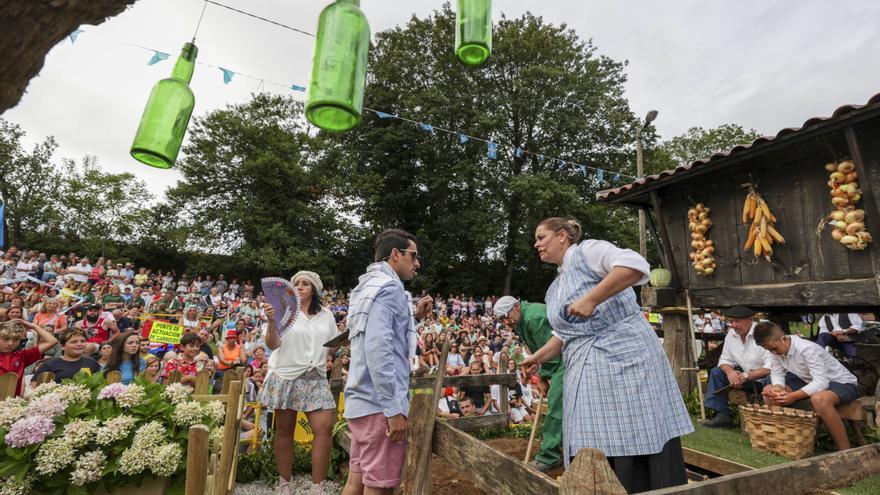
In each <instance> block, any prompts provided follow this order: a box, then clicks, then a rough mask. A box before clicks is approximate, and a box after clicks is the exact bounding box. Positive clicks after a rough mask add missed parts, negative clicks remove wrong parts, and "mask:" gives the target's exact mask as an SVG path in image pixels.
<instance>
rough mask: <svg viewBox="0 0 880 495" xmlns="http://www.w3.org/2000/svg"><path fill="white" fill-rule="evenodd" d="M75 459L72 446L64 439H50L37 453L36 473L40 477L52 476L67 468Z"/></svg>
mask: <svg viewBox="0 0 880 495" xmlns="http://www.w3.org/2000/svg"><path fill="white" fill-rule="evenodd" d="M75 458H76V453H75V451H74V448H73V444H71V443H70V442H68V441H67V439H66V438H64V437H59V438H50V439H49V440H46V441H45V442H44V443H43V445H40V450H38V451H37V459H36V460H37V467H36V472H37V474H40V475H48V476H50V475H53V474H55V473H57V472H58V471H61V470H62V469H64V468H65V467H67V466H69V465H70V464H71V463H72V462H73V461H74V459H75Z"/></svg>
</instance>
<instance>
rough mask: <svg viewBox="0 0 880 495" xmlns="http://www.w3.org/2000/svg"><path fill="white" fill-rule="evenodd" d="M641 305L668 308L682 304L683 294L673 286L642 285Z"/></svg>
mask: <svg viewBox="0 0 880 495" xmlns="http://www.w3.org/2000/svg"><path fill="white" fill-rule="evenodd" d="M640 289H641V295H642V306H646V307H649V308H669V307H673V306H674V307H679V306H684V296H683V295H682V293H681V291H680V290H679V289H676V288H674V287H651V286H648V285H642V286H641V287H640Z"/></svg>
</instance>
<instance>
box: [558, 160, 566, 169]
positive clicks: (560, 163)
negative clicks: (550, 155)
mask: <svg viewBox="0 0 880 495" xmlns="http://www.w3.org/2000/svg"><path fill="white" fill-rule="evenodd" d="M559 170H565V162H564V161H562V160H559Z"/></svg>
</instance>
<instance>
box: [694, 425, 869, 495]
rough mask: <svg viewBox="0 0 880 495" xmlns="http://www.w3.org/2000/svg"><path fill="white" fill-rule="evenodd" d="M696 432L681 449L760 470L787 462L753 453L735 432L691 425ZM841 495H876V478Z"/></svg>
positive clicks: (765, 454) (743, 438) (784, 459)
mask: <svg viewBox="0 0 880 495" xmlns="http://www.w3.org/2000/svg"><path fill="white" fill-rule="evenodd" d="M694 427H695V428H696V431H694V432H693V433H691V434H690V435H686V436H684V437H682V438H681V445H682V447H687V448H691V449H694V450H699V451H700V452H705V453H707V454H712V455H714V456H718V457H723V458H725V459H729V460H731V461H735V462H739V463H741V464H745V465H747V466H752V467H754V468H763V467H768V466H774V465H776V464H782V463H784V462H789V460H788V459H786V458H785V457H782V456H778V455H775V454H770V453H768V452H761V451H758V450H753V449H752V446H751V444H750V443H749V437H748V436H747V435H744V434H742V433H740V430H739V429H738V428H737V429H714V428H706V427H703V426H700V425H698V424H695V425H694ZM834 492H836V493H840V494H842V495H876V494H878V493H880V475H876V476H872V477H870V478H866V479H864V480H862V481H861V482H859V483H857V484H855V485H854V486H851V487H848V488H838V489H835V490H834Z"/></svg>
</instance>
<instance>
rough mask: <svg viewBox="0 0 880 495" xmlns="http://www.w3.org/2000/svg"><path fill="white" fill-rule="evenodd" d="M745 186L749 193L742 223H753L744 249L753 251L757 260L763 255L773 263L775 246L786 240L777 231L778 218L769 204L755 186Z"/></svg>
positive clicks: (744, 205)
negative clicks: (772, 256) (772, 257)
mask: <svg viewBox="0 0 880 495" xmlns="http://www.w3.org/2000/svg"><path fill="white" fill-rule="evenodd" d="M743 186H744V187H747V188H748V189H749V193H748V194H747V195H746V200H745V202H744V203H743V212H742V221H743V224H748V223H749V222H751V223H752V225H751V226H750V227H749V235H748V238H747V239H746V243H745V245H744V246H743V247H744V248H745V250H746V251H749V250H751V252H752V253H754V255H755V257H756V258H759V257H761V256H762V255H763V256H764V258H765V259H766V260H767V261H771V259H770V256H771V255H772V254H773V244H774V243H775V244H785V238H784V237H782V234H780V233H779V231H778V230H777V229H776V226H775V224H776V217H775V216H773V213H772V212H771V211H770V207H768V206H767V202H766V201H764V198H762V197H761V194H760V193H758V190H757V189H756V188H755V186H754V184H751V183H749V184H744V185H743Z"/></svg>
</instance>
